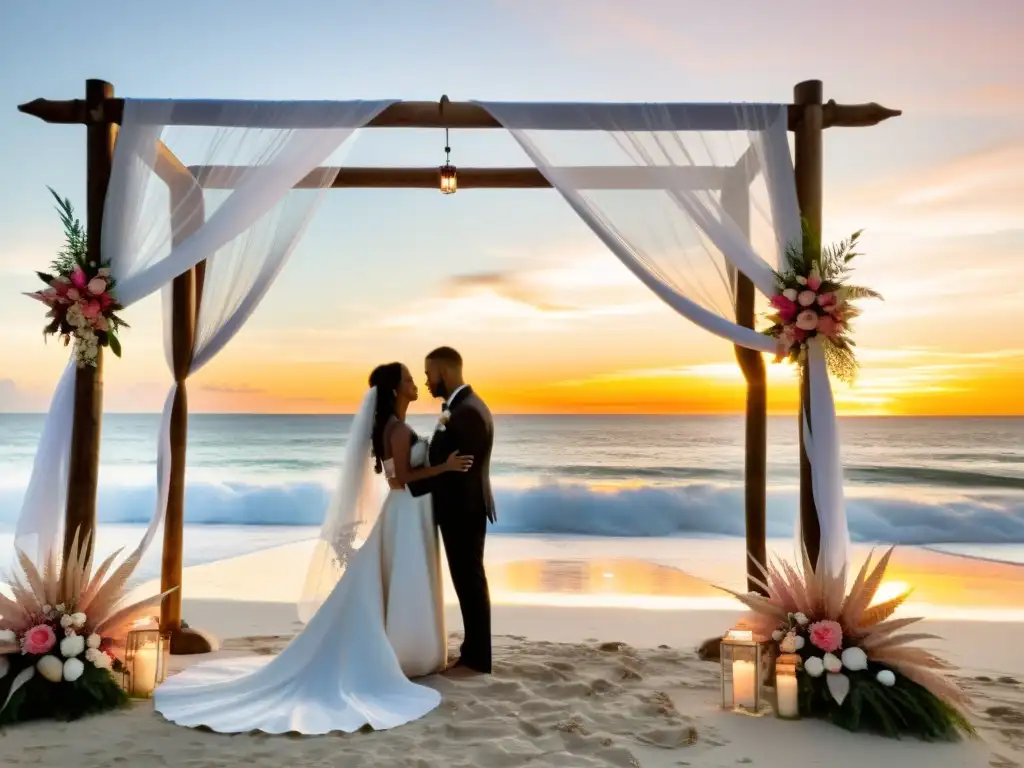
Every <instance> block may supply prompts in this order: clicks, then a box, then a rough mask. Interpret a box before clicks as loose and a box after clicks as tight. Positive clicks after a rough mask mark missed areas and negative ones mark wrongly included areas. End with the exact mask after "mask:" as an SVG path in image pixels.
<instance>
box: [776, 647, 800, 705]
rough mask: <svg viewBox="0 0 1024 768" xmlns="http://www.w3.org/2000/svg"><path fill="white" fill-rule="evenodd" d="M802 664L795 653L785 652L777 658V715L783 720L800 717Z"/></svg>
mask: <svg viewBox="0 0 1024 768" xmlns="http://www.w3.org/2000/svg"><path fill="white" fill-rule="evenodd" d="M800 664H801V660H800V657H799V656H797V655H796V654H795V653H784V654H782V655H780V656H779V657H778V658H777V659H776V660H775V716H776V717H779V718H782V719H783V720H799V719H800V688H799V684H798V682H797V672H799V671H800Z"/></svg>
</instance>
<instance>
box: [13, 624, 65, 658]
mask: <svg viewBox="0 0 1024 768" xmlns="http://www.w3.org/2000/svg"><path fill="white" fill-rule="evenodd" d="M56 643H57V636H56V635H55V634H53V630H52V629H50V627H49V626H48V625H46V624H37V625H36V626H34V627H32V629H30V630H29V631H28V632H26V633H25V637H24V638H23V639H22V641H21V647H22V650H24V651H25V653H31V654H34V655H38V654H43V653H47V652H48V651H49V650H50V649H51V648H53V646H54V645H56Z"/></svg>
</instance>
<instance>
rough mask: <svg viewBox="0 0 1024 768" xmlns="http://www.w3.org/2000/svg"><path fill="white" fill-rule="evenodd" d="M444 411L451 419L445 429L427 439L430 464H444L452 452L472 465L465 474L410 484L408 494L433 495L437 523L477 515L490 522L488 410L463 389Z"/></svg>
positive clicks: (493, 518) (491, 436) (491, 427)
mask: <svg viewBox="0 0 1024 768" xmlns="http://www.w3.org/2000/svg"><path fill="white" fill-rule="evenodd" d="M447 410H448V412H449V413H450V414H451V418H449V420H448V423H447V424H446V425H445V428H444V430H441V429H440V427H439V428H438V429H437V430H436V431H435V432H434V436H433V437H432V438H431V439H430V465H431V466H432V467H436V466H438V465H440V464H443V463H444V462H445V460H447V458H448V456H449V455H450V454H451V452H452V451H458V452H459V453H461V454H463V455H464V456H472V457H473V466H472V468H471V469H470V470H469V471H468V472H445V473H443V474H440V475H436V476H435V477H431V478H428V479H427V480H417V481H415V482H412V483H409V485H408V488H409V492H410V493H411V494H412V495H413V496H423V495H425V494H428V493H433V494H434V518H435V519H436V520H437V522H438V523H439V524H442V523H445V522H448V521H452V522H454V521H457V520H458V519H459V518H460V517H463V516H477V515H479V516H483V517H486V518H487V519H488V520H490V521H491V522H492V523H493V522H495V521H496V520H497V516H496V514H495V509H494V495H493V493H492V492H491V448H492V447H493V445H494V419H493V418H492V417H491V411H490V409H488V407H487V405H486V404H485V403H484V401H483V400H481V399H480V397H479V396H478V395H477V394H476V393H475V392H474V391H473V389H472V387H465V388H463V389H462V390H461V391H460V392H459V393H458V394H457V395H456V396H455V398H454V400H452V402H451V403H450V404H449V405H448V408H447Z"/></svg>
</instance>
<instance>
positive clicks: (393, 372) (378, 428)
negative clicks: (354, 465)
mask: <svg viewBox="0 0 1024 768" xmlns="http://www.w3.org/2000/svg"><path fill="white" fill-rule="evenodd" d="M401 384H402V364H401V363H385V364H384V365H378V366H377V367H376V368H374V369H373V372H372V373H371V374H370V386H371V387H376V388H377V408H376V410H375V411H374V414H373V432H372V439H371V445H372V453H373V459H374V465H373V471H374V472H376V473H377V474H378V475H379V474H380V473H381V471H382V470H383V468H384V465H383V461H384V428H385V427H387V425H388V420H390V419H391V417H392V416H394V415H395V405H396V401H397V399H398V388H399V387H400V386H401Z"/></svg>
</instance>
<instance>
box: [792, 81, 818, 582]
mask: <svg viewBox="0 0 1024 768" xmlns="http://www.w3.org/2000/svg"><path fill="white" fill-rule="evenodd" d="M823 90H824V89H823V87H822V83H821V80H806V81H804V82H802V83H797V85H796V87H795V88H794V89H793V102H794V103H795V104H796V105H797V106H798V107H802V110H803V112H802V115H800V116H799V117H798V119H797V123H796V125H795V126H794V128H793V134H794V138H795V155H796V156H795V160H794V172H795V174H796V196H797V200H798V201H799V203H800V214H801V216H803V219H804V221H805V222H806V223H807V227H808V229H809V230H810V240H809V242H805V243H804V252H805V254H808V255H810V254H809V253H808V252H809V250H810V249H815V250H817V251H819V252H820V249H821V211H822V196H823V195H822V187H823V176H822V144H823V142H822V138H823V131H822V129H823V119H822V115H823V113H822V98H823ZM813 255H815V256H817V255H818V254H817V253H816V254H813ZM810 407H811V396H810V382H809V380H808V376H807V364H806V363H805V364H803V365H801V366H800V419H799V430H800V436H799V439H800V529H801V530H802V531H803V539H804V546H805V547H806V548H807V554H808V556H809V557H810V561H811V564H812V565H813V566H814V567H817V563H818V553H819V552H820V550H821V525H820V523H819V521H818V509H817V507H816V506H815V504H814V486H813V484H812V482H811V462H810V459H808V458H807V450H806V446H805V445H804V424H805V422H806V424H807V426H808V427H809V428H811V429H813V426H814V425H813V424H811V422H810Z"/></svg>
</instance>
